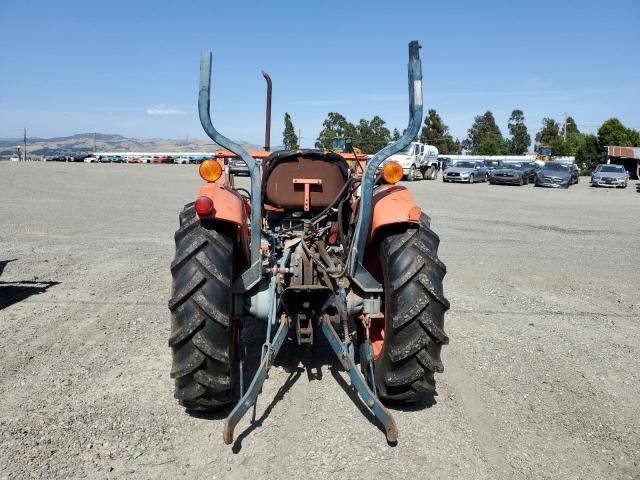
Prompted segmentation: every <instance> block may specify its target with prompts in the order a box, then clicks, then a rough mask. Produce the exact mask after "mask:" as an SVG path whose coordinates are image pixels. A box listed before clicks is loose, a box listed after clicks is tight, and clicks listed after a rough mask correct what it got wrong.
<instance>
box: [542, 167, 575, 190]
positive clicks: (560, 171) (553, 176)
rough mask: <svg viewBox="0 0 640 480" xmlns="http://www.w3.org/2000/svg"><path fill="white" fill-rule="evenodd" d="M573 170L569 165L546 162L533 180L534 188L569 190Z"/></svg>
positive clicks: (571, 183)
mask: <svg viewBox="0 0 640 480" xmlns="http://www.w3.org/2000/svg"><path fill="white" fill-rule="evenodd" d="M573 179H574V170H573V168H572V167H571V164H568V163H560V162H547V163H546V164H545V166H544V167H542V168H541V169H540V170H539V171H538V173H537V175H536V180H535V186H536V187H556V188H559V187H561V188H569V186H570V185H573V183H574V181H573Z"/></svg>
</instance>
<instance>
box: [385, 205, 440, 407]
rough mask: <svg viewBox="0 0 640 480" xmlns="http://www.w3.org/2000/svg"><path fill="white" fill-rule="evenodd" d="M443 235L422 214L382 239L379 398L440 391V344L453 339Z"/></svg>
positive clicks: (406, 398) (405, 398) (414, 397)
mask: <svg viewBox="0 0 640 480" xmlns="http://www.w3.org/2000/svg"><path fill="white" fill-rule="evenodd" d="M439 243H440V239H439V238H438V236H437V235H436V234H435V233H434V232H433V231H432V230H431V228H430V227H429V219H428V217H427V216H426V215H424V214H423V215H422V217H421V219H420V223H419V224H418V226H417V228H416V227H415V226H413V225H412V226H409V227H407V228H406V230H404V231H401V232H394V233H393V234H391V235H388V236H387V237H386V238H384V239H383V240H382V243H381V247H380V262H381V263H382V272H383V279H384V293H385V331H384V344H383V346H382V351H381V353H380V356H379V357H378V359H377V360H376V361H375V375H376V386H377V388H378V392H379V394H380V398H382V399H383V400H386V401H391V402H398V403H410V402H415V401H418V400H420V399H422V398H425V397H428V396H431V395H434V394H435V380H434V374H435V373H436V372H442V371H444V368H443V366H442V362H441V361H440V349H441V348H442V345H446V344H447V343H448V342H449V338H448V337H447V335H446V334H445V332H444V329H443V326H444V314H445V312H446V311H447V310H448V309H449V302H448V301H447V299H446V298H445V297H444V295H443V292H442V280H443V278H444V275H445V273H446V267H445V265H444V264H443V263H442V262H441V261H440V260H439V259H438V244H439Z"/></svg>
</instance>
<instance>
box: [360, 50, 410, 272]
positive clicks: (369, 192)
mask: <svg viewBox="0 0 640 480" xmlns="http://www.w3.org/2000/svg"><path fill="white" fill-rule="evenodd" d="M420 48H421V47H420V44H419V43H418V41H417V40H414V41H412V42H410V43H409V65H408V70H409V125H408V126H407V129H406V130H405V132H404V135H402V137H400V138H399V139H398V140H397V141H396V142H395V143H392V144H391V145H387V146H386V147H384V148H383V149H382V150H380V151H378V153H376V154H375V155H374V156H373V157H372V158H371V160H369V161H368V162H367V166H366V169H365V172H364V175H363V178H362V188H361V193H360V208H359V212H358V221H357V223H356V229H355V233H354V235H355V237H354V245H355V249H354V250H351V252H350V255H351V256H350V264H349V265H350V268H349V270H350V272H351V273H352V275H353V274H354V273H355V270H356V268H357V266H358V264H362V262H363V260H364V250H365V247H366V245H367V236H368V234H369V228H370V227H371V211H372V208H373V186H374V183H375V180H376V176H377V174H378V167H380V165H381V164H382V162H383V161H384V160H386V159H387V158H389V157H390V156H391V155H393V154H395V153H398V152H399V151H401V150H403V149H404V148H406V147H407V146H408V145H409V144H410V143H411V142H412V141H413V140H414V139H415V138H416V136H417V135H418V132H419V130H420V125H421V124H422V64H421V63H420Z"/></svg>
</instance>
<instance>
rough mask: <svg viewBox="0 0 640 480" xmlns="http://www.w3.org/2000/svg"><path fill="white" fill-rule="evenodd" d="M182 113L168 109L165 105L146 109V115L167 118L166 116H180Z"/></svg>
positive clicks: (174, 109)
mask: <svg viewBox="0 0 640 480" xmlns="http://www.w3.org/2000/svg"><path fill="white" fill-rule="evenodd" d="M182 114H184V112H183V111H182V110H178V109H177V108H169V107H167V106H166V105H156V106H155V107H151V108H148V109H147V115H155V116H168V115H182Z"/></svg>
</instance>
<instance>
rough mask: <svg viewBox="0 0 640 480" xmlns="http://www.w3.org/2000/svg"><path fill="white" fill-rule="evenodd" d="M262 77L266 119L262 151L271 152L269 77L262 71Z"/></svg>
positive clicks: (270, 84) (270, 85)
mask: <svg viewBox="0 0 640 480" xmlns="http://www.w3.org/2000/svg"><path fill="white" fill-rule="evenodd" d="M262 76H263V77H264V79H265V80H266V81H267V118H266V123H265V127H264V151H265V152H269V151H271V89H272V83H271V77H270V76H269V74H268V73H267V72H265V71H264V70H263V71H262Z"/></svg>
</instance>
